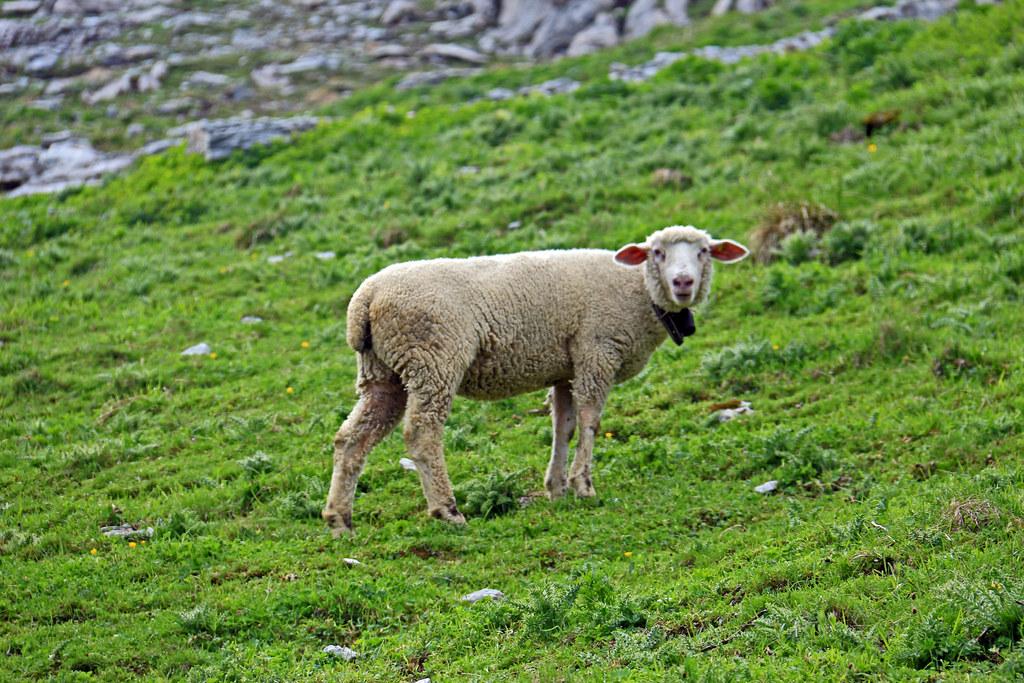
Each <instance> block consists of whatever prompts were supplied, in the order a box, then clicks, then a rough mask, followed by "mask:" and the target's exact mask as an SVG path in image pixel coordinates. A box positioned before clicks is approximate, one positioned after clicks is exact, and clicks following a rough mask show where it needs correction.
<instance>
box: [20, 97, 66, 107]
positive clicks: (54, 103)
mask: <svg viewBox="0 0 1024 683" xmlns="http://www.w3.org/2000/svg"><path fill="white" fill-rule="evenodd" d="M63 104H64V97H63V96H62V95H55V96H54V97H40V98H39V99H36V100H32V101H31V102H29V103H28V106H29V107H31V108H32V109H39V110H42V111H57V110H58V109H60V108H61V106H62V105H63Z"/></svg>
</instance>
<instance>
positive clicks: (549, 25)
mask: <svg viewBox="0 0 1024 683" xmlns="http://www.w3.org/2000/svg"><path fill="white" fill-rule="evenodd" d="M612 5H613V3H612V2H610V0H578V1H577V2H569V3H565V4H564V5H558V4H556V5H555V6H554V7H552V9H551V10H550V11H549V13H548V14H547V16H545V17H544V19H543V21H542V22H541V23H540V25H539V26H538V27H537V30H536V32H534V34H533V37H532V38H531V40H530V42H529V44H528V45H527V46H526V48H525V49H524V53H525V54H526V55H527V56H530V57H551V56H554V55H556V54H558V53H561V52H564V51H565V50H566V49H568V47H569V45H570V44H571V43H572V39H573V37H574V36H575V35H576V34H577V33H579V32H580V31H582V30H583V29H585V28H587V27H588V26H590V25H591V23H593V21H594V19H595V18H596V17H597V15H598V14H600V13H601V12H604V11H607V10H610V9H612Z"/></svg>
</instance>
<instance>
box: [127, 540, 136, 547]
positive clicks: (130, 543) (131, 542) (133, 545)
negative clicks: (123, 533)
mask: <svg viewBox="0 0 1024 683" xmlns="http://www.w3.org/2000/svg"><path fill="white" fill-rule="evenodd" d="M136 545H138V543H136V542H135V541H128V547H129V548H134V547H135V546H136Z"/></svg>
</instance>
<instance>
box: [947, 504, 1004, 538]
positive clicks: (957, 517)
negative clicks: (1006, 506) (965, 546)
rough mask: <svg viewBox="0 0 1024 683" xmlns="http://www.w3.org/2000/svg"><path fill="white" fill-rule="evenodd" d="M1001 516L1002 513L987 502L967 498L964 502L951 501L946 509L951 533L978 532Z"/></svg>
mask: <svg viewBox="0 0 1024 683" xmlns="http://www.w3.org/2000/svg"><path fill="white" fill-rule="evenodd" d="M1001 516H1002V513H1001V512H1000V511H999V508H997V507H996V506H995V505H993V504H992V503H990V502H988V501H987V500H979V499H977V498H967V499H966V500H956V499H954V500H952V501H950V503H949V507H948V508H946V518H947V519H948V520H949V528H950V530H952V531H959V530H960V529H967V530H968V531H978V530H979V529H982V528H984V527H986V526H988V525H989V524H991V523H992V522H995V521H996V520H998V519H999V518H1000V517H1001Z"/></svg>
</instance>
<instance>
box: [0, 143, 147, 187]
mask: <svg viewBox="0 0 1024 683" xmlns="http://www.w3.org/2000/svg"><path fill="white" fill-rule="evenodd" d="M30 150H35V152H32V151H30ZM32 154H34V155H35V160H34V161H32V160H31V159H30V156H31V155H32ZM133 159H134V157H133V156H132V155H131V154H124V155H118V154H112V155H108V154H104V153H102V152H99V151H97V150H95V149H93V147H92V145H90V144H89V143H88V142H87V141H85V140H76V139H62V140H60V141H58V142H53V143H49V144H47V145H46V146H44V147H36V148H32V147H25V146H22V147H15V148H13V149H12V150H7V152H6V153H3V156H0V177H3V178H5V180H4V182H3V186H4V188H5V189H9V190H10V192H8V194H7V196H9V197H19V196H22V195H27V194H40V193H46V192H59V191H61V190H63V189H66V188H68V187H77V186H80V185H93V184H96V183H98V182H100V180H101V179H102V178H103V176H104V175H106V174H108V173H115V172H117V171H120V170H122V169H124V168H125V167H127V166H128V165H129V164H131V163H132V161H133ZM12 188H13V189H12Z"/></svg>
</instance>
